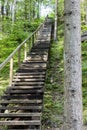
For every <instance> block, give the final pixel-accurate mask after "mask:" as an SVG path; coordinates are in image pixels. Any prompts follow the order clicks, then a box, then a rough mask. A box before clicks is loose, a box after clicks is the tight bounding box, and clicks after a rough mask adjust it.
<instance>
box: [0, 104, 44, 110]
mask: <svg viewBox="0 0 87 130" xmlns="http://www.w3.org/2000/svg"><path fill="white" fill-rule="evenodd" d="M30 109H32V110H41V109H42V106H20V105H19V106H0V110H30Z"/></svg>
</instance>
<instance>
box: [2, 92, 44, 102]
mask: <svg viewBox="0 0 87 130" xmlns="http://www.w3.org/2000/svg"><path fill="white" fill-rule="evenodd" d="M1 99H7V100H8V99H18V100H20V99H29V100H34V99H37V100H38V99H43V94H42V93H38V94H32V95H31V94H26V95H25V94H22V95H18V94H14V95H10V94H6V95H3V96H2V97H1Z"/></svg>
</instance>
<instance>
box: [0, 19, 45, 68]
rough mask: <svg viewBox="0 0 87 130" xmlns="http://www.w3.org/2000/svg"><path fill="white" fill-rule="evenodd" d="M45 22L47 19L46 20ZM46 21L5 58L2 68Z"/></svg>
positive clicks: (0, 66)
mask: <svg viewBox="0 0 87 130" xmlns="http://www.w3.org/2000/svg"><path fill="white" fill-rule="evenodd" d="M44 22H45V21H44ZM44 22H43V23H42V24H41V25H40V26H39V27H38V28H37V29H36V31H34V32H33V33H32V34H31V35H29V36H28V38H26V39H25V40H24V41H23V42H22V43H21V44H20V45H19V46H18V47H17V48H16V49H15V50H14V51H13V52H12V53H11V54H10V55H9V56H8V57H7V58H6V60H4V62H3V63H1V64H0V70H2V69H3V67H4V66H6V64H7V63H8V62H9V61H10V60H11V58H13V57H14V55H15V54H16V52H17V51H19V50H20V49H21V47H22V46H23V45H24V44H25V43H26V42H27V41H28V40H29V39H30V38H31V37H32V36H34V35H35V34H36V33H37V32H38V31H39V30H40V28H41V27H42V26H43V25H44Z"/></svg>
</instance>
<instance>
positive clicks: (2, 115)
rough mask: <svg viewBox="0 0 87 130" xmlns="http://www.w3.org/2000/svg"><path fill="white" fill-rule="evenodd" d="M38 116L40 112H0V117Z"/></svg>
mask: <svg viewBox="0 0 87 130" xmlns="http://www.w3.org/2000/svg"><path fill="white" fill-rule="evenodd" d="M33 116H34V117H40V116H41V113H36V112H35V113H0V118H13V117H14V118H17V117H21V118H23V117H27V118H28V117H33Z"/></svg>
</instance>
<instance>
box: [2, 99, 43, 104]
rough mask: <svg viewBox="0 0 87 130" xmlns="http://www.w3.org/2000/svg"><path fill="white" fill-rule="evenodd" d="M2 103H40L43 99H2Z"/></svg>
mask: <svg viewBox="0 0 87 130" xmlns="http://www.w3.org/2000/svg"><path fill="white" fill-rule="evenodd" d="M0 103H1V104H30V103H31V104H32V103H33V104H34V103H35V104H38V103H42V100H37V99H36V100H35V99H34V100H28V99H24V100H16V99H15V100H1V101H0Z"/></svg>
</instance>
